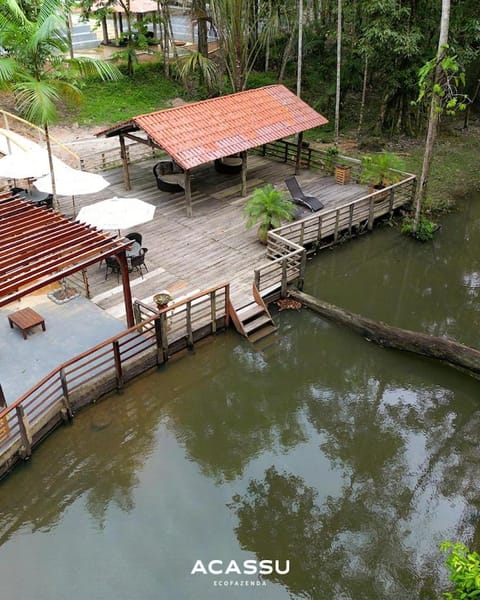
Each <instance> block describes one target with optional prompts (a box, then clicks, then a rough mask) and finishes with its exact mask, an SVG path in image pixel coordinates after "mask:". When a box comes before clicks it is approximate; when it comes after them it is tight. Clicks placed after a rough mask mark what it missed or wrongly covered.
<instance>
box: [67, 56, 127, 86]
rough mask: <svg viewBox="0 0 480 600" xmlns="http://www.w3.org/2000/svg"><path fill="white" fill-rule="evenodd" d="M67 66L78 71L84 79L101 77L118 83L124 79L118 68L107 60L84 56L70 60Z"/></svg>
mask: <svg viewBox="0 0 480 600" xmlns="http://www.w3.org/2000/svg"><path fill="white" fill-rule="evenodd" d="M66 64H68V65H69V66H71V67H73V68H74V69H76V70H77V71H78V73H80V75H82V76H83V77H91V76H99V77H100V78H101V79H103V80H104V81H106V80H109V81H117V80H118V79H121V78H122V77H123V75H122V73H121V72H120V71H119V69H118V67H116V66H115V65H112V64H111V63H109V62H107V61H105V60H99V59H96V58H88V57H85V56H82V57H76V58H70V59H68V60H67V61H66Z"/></svg>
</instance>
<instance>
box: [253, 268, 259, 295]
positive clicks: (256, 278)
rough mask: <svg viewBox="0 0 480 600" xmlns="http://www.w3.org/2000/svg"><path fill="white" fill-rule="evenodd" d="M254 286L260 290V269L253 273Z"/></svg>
mask: <svg viewBox="0 0 480 600" xmlns="http://www.w3.org/2000/svg"><path fill="white" fill-rule="evenodd" d="M253 285H254V286H255V287H256V288H257V290H260V271H259V270H258V269H255V271H254V273H253Z"/></svg>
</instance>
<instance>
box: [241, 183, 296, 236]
mask: <svg viewBox="0 0 480 600" xmlns="http://www.w3.org/2000/svg"><path fill="white" fill-rule="evenodd" d="M294 213H295V205H294V204H293V203H292V202H290V201H289V200H286V199H285V197H284V195H283V194H282V193H280V192H279V191H278V190H276V189H275V188H274V187H273V185H271V184H267V185H265V186H264V187H263V188H257V189H256V190H255V191H254V192H253V195H252V197H251V198H250V200H248V201H247V203H246V204H245V206H244V208H243V214H244V216H245V217H247V222H246V227H247V229H250V228H251V227H253V226H254V225H255V223H259V224H260V227H259V238H260V240H262V241H264V240H266V237H267V233H268V230H269V229H275V228H276V227H280V225H281V224H282V221H291V220H292V219H293V215H294Z"/></svg>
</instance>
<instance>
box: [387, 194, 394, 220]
mask: <svg viewBox="0 0 480 600" xmlns="http://www.w3.org/2000/svg"><path fill="white" fill-rule="evenodd" d="M394 200H395V188H392V189H391V190H390V193H389V195H388V209H389V211H390V218H392V217H393V202H394Z"/></svg>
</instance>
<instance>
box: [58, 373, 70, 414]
mask: <svg viewBox="0 0 480 600" xmlns="http://www.w3.org/2000/svg"><path fill="white" fill-rule="evenodd" d="M60 383H61V385H62V391H63V396H62V404H63V406H64V410H63V412H62V416H63V415H64V414H65V416H66V417H67V418H68V419H72V418H73V411H72V405H71V404H70V394H69V391H68V383H67V376H66V374H65V369H60Z"/></svg>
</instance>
